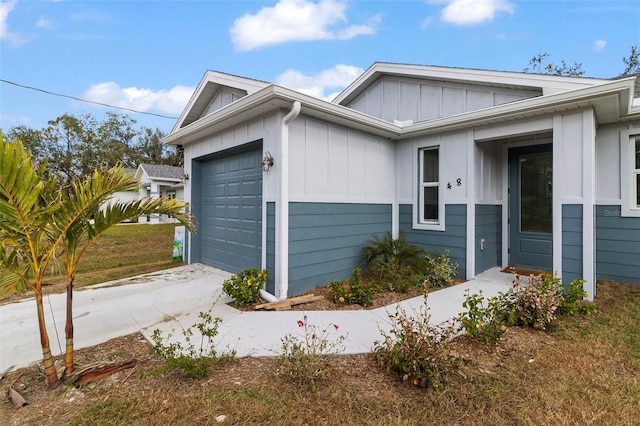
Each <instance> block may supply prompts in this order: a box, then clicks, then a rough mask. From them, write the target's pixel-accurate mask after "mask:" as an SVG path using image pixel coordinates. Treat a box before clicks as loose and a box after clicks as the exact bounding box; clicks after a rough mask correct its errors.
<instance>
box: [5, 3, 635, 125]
mask: <svg viewBox="0 0 640 426" xmlns="http://www.w3.org/2000/svg"><path fill="white" fill-rule="evenodd" d="M0 43H1V44H0V78H1V79H3V80H7V81H10V82H13V83H18V84H21V85H25V86H30V87H34V88H38V89H42V90H46V91H49V92H53V93H58V94H63V95H68V96H73V97H77V98H82V99H88V100H92V101H95V102H101V103H105V104H109V105H115V106H120V107H124V108H130V109H133V110H136V111H140V112H147V113H153V114H160V115H165V116H169V117H178V116H179V115H180V114H181V112H182V109H183V107H184V105H185V104H186V103H187V101H188V100H189V98H190V96H191V94H192V93H193V90H194V89H195V87H196V86H197V84H198V83H199V81H200V79H201V78H202V76H203V74H204V73H205V71H206V70H216V71H221V72H226V73H231V74H236V75H241V76H245V77H250V78H255V79H259V80H265V81H269V82H274V83H278V84H281V85H283V86H286V87H289V88H292V89H296V90H300V91H302V92H305V93H308V94H312V95H314V96H317V97H321V98H327V99H328V98H330V97H331V96H332V95H333V94H336V93H338V92H339V91H340V90H341V89H343V88H344V87H346V85H348V84H349V83H350V82H351V81H352V80H353V79H354V78H355V77H357V75H358V74H359V73H361V72H362V71H364V70H365V69H366V68H368V67H369V66H370V65H371V64H372V63H373V62H376V61H386V62H400V63H411V64H425V65H437V66H451V67H468V68H480V69H490V70H505V71H522V69H523V68H525V67H527V65H528V63H529V60H530V59H531V58H532V57H533V56H534V55H536V54H537V53H539V52H543V51H544V52H548V53H549V54H550V55H551V56H550V60H551V62H553V63H556V64H558V63H560V62H561V61H562V60H565V61H566V62H567V63H569V64H573V63H574V62H578V63H581V64H582V67H583V69H584V70H585V76H589V77H602V78H611V77H615V76H617V75H619V74H620V73H621V72H622V71H623V69H624V64H623V62H622V58H623V57H628V56H629V53H630V50H631V46H632V45H634V44H640V1H639V0H632V1H616V0H606V1H577V0H545V1H540V0H524V1H516V0H420V1H417V0H416V1H413V0H405V1H391V0H388V1H364V0H279V1H257V0H254V1H236V0H226V1H225V0H200V1H197V0H192V1H168V0H167V1H157V0H147V1H143V0H139V1H129V0H120V1H113V0H112V1H89V0H85V1H70V0H69V1H65V0H51V1H46V0H42V1H31V0H11V1H5V0H1V1H0ZM108 110H115V109H109V108H105V107H100V106H96V105H92V104H88V103H83V102H79V101H76V100H72V99H68V98H64V97H59V96H54V95H50V94H45V93H42V92H38V91H34V90H29V89H25V88H21V87H18V86H15V85H12V84H9V83H6V82H0V129H3V130H5V131H6V130H8V129H10V128H11V127H13V126H16V125H21V124H24V125H27V126H29V127H32V128H35V129H40V128H43V127H45V126H46V125H47V121H49V120H53V119H55V118H57V117H59V116H60V115H62V114H64V113H70V114H83V113H91V114H93V115H94V116H95V117H97V118H99V119H102V118H103V117H104V114H105V112H106V111H108ZM121 112H126V111H121ZM129 114H130V115H131V116H132V117H133V118H134V119H136V120H137V121H138V124H139V125H144V126H147V127H153V128H155V127H158V128H160V129H161V130H163V131H165V132H169V131H170V130H171V128H172V127H173V125H174V123H175V118H173V119H172V118H162V117H157V116H153V115H146V114H140V113H129Z"/></svg>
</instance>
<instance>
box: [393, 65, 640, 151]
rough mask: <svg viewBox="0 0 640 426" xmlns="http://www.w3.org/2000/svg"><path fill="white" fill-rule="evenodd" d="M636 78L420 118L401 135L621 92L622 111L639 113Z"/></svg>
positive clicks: (438, 129) (426, 131) (506, 117)
mask: <svg viewBox="0 0 640 426" xmlns="http://www.w3.org/2000/svg"><path fill="white" fill-rule="evenodd" d="M633 82H634V78H628V79H623V80H617V81H614V82H610V83H606V84H601V85H599V86H593V87H589V88H586V89H580V90H573V91H571V92H562V93H556V94H553V95H547V96H540V97H536V98H530V99H524V100H521V101H516V102H511V103H507V104H503V105H498V106H495V107H491V108H486V109H482V110H477V111H471V112H468V113H463V114H457V115H452V116H449V117H444V118H441V119H436V120H430V121H427V122H420V123H416V124H414V125H411V126H407V127H405V128H404V129H403V131H402V135H401V137H400V138H399V139H405V138H410V137H415V136H419V135H422V134H425V133H432V132H435V131H447V130H453V129H455V128H460V127H461V126H469V125H480V124H483V122H487V121H490V120H495V119H508V118H509V117H514V116H518V117H521V116H522V115H529V114H530V115H532V116H535V115H536V113H540V112H544V111H545V110H546V109H551V108H555V107H559V106H562V105H568V104H572V103H576V102H581V101H592V100H596V99H597V98H602V97H606V96H611V95H617V96H618V99H619V100H620V104H621V109H620V111H621V112H623V114H624V115H629V114H633V113H635V111H634V110H633V109H632V107H631V104H630V102H629V100H630V95H631V93H632V91H633Z"/></svg>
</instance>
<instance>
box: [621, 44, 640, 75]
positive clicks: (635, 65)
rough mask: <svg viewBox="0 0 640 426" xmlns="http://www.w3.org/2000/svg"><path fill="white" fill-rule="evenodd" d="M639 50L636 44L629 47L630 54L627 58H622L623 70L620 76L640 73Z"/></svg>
mask: <svg viewBox="0 0 640 426" xmlns="http://www.w3.org/2000/svg"><path fill="white" fill-rule="evenodd" d="M639 56H640V49H639V48H638V45H637V44H634V45H633V46H631V53H629V57H628V58H622V62H624V65H625V68H624V71H622V74H621V75H632V74H638V73H640V58H639Z"/></svg>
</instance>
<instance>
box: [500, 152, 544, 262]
mask: <svg viewBox="0 0 640 426" xmlns="http://www.w3.org/2000/svg"><path fill="white" fill-rule="evenodd" d="M552 165H553V161H552V150H551V145H550V144H545V145H535V146H528V147H522V148H512V149H510V150H509V266H514V267H518V268H524V269H531V270H536V271H548V272H552V271H553V238H552V236H553V221H552V217H553V215H552V206H553V198H552V189H553V188H552V181H553V180H552V176H553V168H552Z"/></svg>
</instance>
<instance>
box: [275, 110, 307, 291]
mask: <svg viewBox="0 0 640 426" xmlns="http://www.w3.org/2000/svg"><path fill="white" fill-rule="evenodd" d="M301 107H302V105H301V104H300V101H294V102H293V105H292V107H291V111H289V113H288V114H287V115H285V116H284V117H283V118H282V121H281V122H280V212H279V214H278V225H279V229H278V230H277V231H276V232H277V234H278V236H279V240H280V243H279V244H276V246H278V247H279V254H280V257H279V258H280V262H279V265H280V268H279V271H278V272H279V274H276V277H278V278H279V286H278V288H277V291H276V297H277V298H278V299H279V300H284V299H286V298H287V292H288V291H289V123H291V122H292V121H293V120H295V119H296V117H298V115H299V114H300V109H301Z"/></svg>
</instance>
